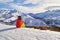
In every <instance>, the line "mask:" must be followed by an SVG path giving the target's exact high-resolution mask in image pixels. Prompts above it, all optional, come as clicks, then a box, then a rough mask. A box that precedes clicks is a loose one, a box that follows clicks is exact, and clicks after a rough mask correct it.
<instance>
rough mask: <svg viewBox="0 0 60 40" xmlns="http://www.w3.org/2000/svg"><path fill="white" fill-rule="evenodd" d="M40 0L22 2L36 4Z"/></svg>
mask: <svg viewBox="0 0 60 40" xmlns="http://www.w3.org/2000/svg"><path fill="white" fill-rule="evenodd" d="M41 1H42V0H26V1H25V2H24V4H29V3H32V4H38V3H39V2H41Z"/></svg>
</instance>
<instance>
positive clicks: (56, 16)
mask: <svg viewBox="0 0 60 40" xmlns="http://www.w3.org/2000/svg"><path fill="white" fill-rule="evenodd" d="M19 15H21V16H22V19H23V21H25V22H26V26H60V10H59V9H58V10H47V11H45V12H41V13H36V14H34V13H21V12H19V11H17V10H15V9H12V10H6V9H0V23H5V24H9V25H15V22H16V18H17V16H19Z"/></svg>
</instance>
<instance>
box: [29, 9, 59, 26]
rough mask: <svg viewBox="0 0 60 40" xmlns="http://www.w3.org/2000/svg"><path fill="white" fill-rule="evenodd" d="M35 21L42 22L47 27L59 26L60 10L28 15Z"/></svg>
mask: <svg viewBox="0 0 60 40" xmlns="http://www.w3.org/2000/svg"><path fill="white" fill-rule="evenodd" d="M29 15H30V16H32V15H33V16H32V17H34V18H35V19H39V20H42V21H44V22H45V23H46V24H47V25H49V26H60V23H59V21H60V10H48V11H45V12H42V13H37V14H29Z"/></svg>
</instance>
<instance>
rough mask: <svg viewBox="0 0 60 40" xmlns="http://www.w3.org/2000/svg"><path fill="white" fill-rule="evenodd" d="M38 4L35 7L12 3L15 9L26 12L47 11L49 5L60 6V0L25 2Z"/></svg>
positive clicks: (30, 0)
mask: <svg viewBox="0 0 60 40" xmlns="http://www.w3.org/2000/svg"><path fill="white" fill-rule="evenodd" d="M29 3H33V4H37V3H38V5H37V6H34V7H25V6H18V5H16V4H10V6H12V7H13V8H14V9H16V10H18V11H21V12H24V13H39V12H44V11H46V9H45V8H46V7H48V6H60V0H42V1H39V0H26V1H25V2H24V4H29Z"/></svg>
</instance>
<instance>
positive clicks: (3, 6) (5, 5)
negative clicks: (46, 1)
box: [0, 0, 36, 9]
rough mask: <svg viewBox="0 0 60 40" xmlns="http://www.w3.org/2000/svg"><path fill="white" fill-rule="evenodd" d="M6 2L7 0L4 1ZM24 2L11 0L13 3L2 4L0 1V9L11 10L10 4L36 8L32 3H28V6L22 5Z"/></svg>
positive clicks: (22, 0)
mask: <svg viewBox="0 0 60 40" xmlns="http://www.w3.org/2000/svg"><path fill="white" fill-rule="evenodd" d="M3 1H4V0H3ZM6 1H7V0H6ZM24 1H25V0H13V1H11V2H9V1H8V2H5V3H3V2H1V1H0V8H8V9H12V7H11V6H10V5H9V4H11V3H14V4H16V5H19V6H26V7H33V6H36V4H32V3H28V4H24V3H23V2H24Z"/></svg>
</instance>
